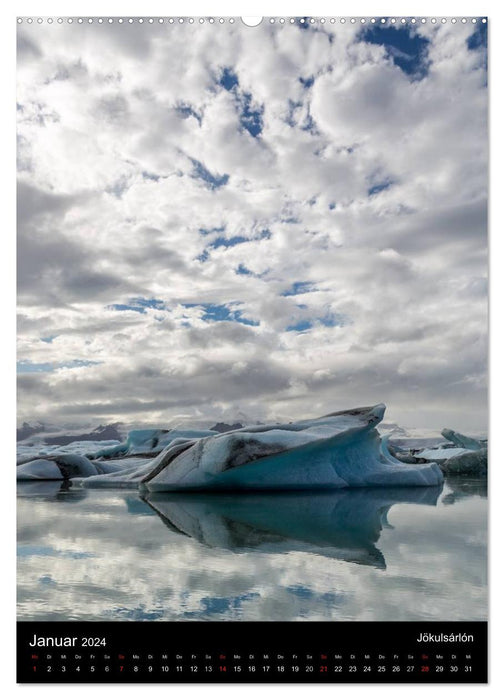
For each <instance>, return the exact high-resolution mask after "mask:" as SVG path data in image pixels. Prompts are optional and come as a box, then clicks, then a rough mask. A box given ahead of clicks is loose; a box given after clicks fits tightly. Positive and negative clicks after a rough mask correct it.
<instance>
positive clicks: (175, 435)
mask: <svg viewBox="0 0 504 700" xmlns="http://www.w3.org/2000/svg"><path fill="white" fill-rule="evenodd" d="M215 434H216V432H215V431H214V430H159V429H158V430H149V429H140V430H130V432H129V433H128V436H127V438H126V440H125V442H121V443H120V444H119V445H112V446H107V447H104V448H103V449H101V450H98V451H97V452H96V453H95V454H94V455H93V457H94V458H95V459H96V458H100V457H104V458H107V459H108V458H110V457H116V456H123V455H140V454H146V455H149V456H153V455H156V454H159V452H161V451H162V450H164V448H165V447H167V446H168V445H169V444H170V443H172V442H173V440H178V439H180V438H185V439H191V438H201V437H208V436H211V435H215Z"/></svg>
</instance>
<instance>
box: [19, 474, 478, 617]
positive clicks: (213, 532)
mask: <svg viewBox="0 0 504 700" xmlns="http://www.w3.org/2000/svg"><path fill="white" fill-rule="evenodd" d="M486 523H487V499H486V481H483V480H479V479H469V478H462V477H459V478H451V479H449V480H447V481H446V482H445V483H444V485H443V486H442V487H426V488H421V487H416V488H404V487H403V488H381V489H368V488H362V489H343V490H338V491H333V492H329V493H321V492H316V491H315V492H299V493H275V494H259V493H257V494H247V495H245V494H242V495H236V494H224V495H219V494H195V495H187V494H144V495H142V494H140V493H139V492H138V491H136V490H122V489H116V490H88V489H81V488H75V487H71V486H70V487H69V486H68V485H66V484H62V483H61V482H38V483H37V482H30V483H24V484H19V485H18V619H19V620H484V619H487V588H486V571H487V568H486V555H487V529H486Z"/></svg>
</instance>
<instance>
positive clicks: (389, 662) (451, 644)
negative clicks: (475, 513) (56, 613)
mask: <svg viewBox="0 0 504 700" xmlns="http://www.w3.org/2000/svg"><path fill="white" fill-rule="evenodd" d="M17 654H18V657H17V658H18V670H17V680H18V682H19V683H149V682H151V683H293V682H295V683H380V682H383V683H391V682H398V683H408V682H409V683H486V682H487V623H486V622H467V623H466V622H434V623H433V622H430V623H423V622H18V628H17Z"/></svg>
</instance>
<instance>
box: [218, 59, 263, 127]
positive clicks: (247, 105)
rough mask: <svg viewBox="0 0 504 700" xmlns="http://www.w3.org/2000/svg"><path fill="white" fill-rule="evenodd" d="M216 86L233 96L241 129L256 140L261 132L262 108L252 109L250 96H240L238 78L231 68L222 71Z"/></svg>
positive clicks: (246, 93) (247, 93) (244, 94)
mask: <svg viewBox="0 0 504 700" xmlns="http://www.w3.org/2000/svg"><path fill="white" fill-rule="evenodd" d="M218 84H219V85H220V86H221V87H223V88H224V90H227V91H228V92H232V93H233V94H234V96H235V98H236V107H237V110H238V111H239V116H240V125H241V127H242V128H243V129H245V130H246V131H248V132H249V134H250V135H251V136H253V137H254V138H257V136H259V134H260V133H261V132H262V130H263V112H264V106H260V107H253V99H252V95H251V94H250V93H249V92H244V93H242V94H240V91H239V87H240V83H239V80H238V76H237V75H236V73H234V72H233V70H232V69H231V68H224V69H223V71H222V73H221V76H220V78H219V81H218Z"/></svg>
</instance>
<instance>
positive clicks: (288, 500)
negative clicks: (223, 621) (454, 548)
mask: <svg viewBox="0 0 504 700" xmlns="http://www.w3.org/2000/svg"><path fill="white" fill-rule="evenodd" d="M441 491H442V486H429V487H425V488H419V487H413V488H404V487H401V488H389V489H387V488H376V489H358V490H356V489H341V490H339V491H331V492H330V493H324V494H321V493H320V492H318V493H317V492H297V493H292V492H290V493H276V494H274V495H269V494H264V493H254V494H246V495H245V494H240V495H238V494H232V495H231V494H229V495H226V494H181V493H145V494H143V496H142V497H143V499H144V501H145V502H146V503H148V504H149V506H150V507H151V508H152V509H153V510H154V511H155V512H156V513H157V514H158V515H159V517H160V518H161V520H162V521H163V523H164V524H165V525H166V526H167V527H168V528H169V529H170V530H172V531H174V532H177V533H179V534H183V535H186V536H188V537H192V538H194V539H195V540H197V541H198V542H201V543H202V544H205V545H207V546H209V547H219V548H224V549H228V550H231V551H236V552H239V551H240V550H247V549H256V550H257V549H261V550H264V551H267V552H272V551H274V552H282V553H286V552H289V551H310V552H312V553H317V554H320V555H322V556H326V557H331V558H334V559H340V560H342V561H348V562H353V563H358V564H364V565H367V566H374V567H377V568H381V569H384V568H386V563H385V559H384V556H383V554H382V553H381V551H380V550H379V549H378V548H377V547H376V543H377V542H378V540H379V538H380V534H381V531H382V529H383V528H387V527H391V526H390V525H389V523H388V520H387V516H388V512H389V510H390V508H391V507H392V506H393V505H395V504H397V503H402V504H404V503H412V504H416V505H430V506H435V505H436V503H437V500H438V497H439V494H440V493H441Z"/></svg>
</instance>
